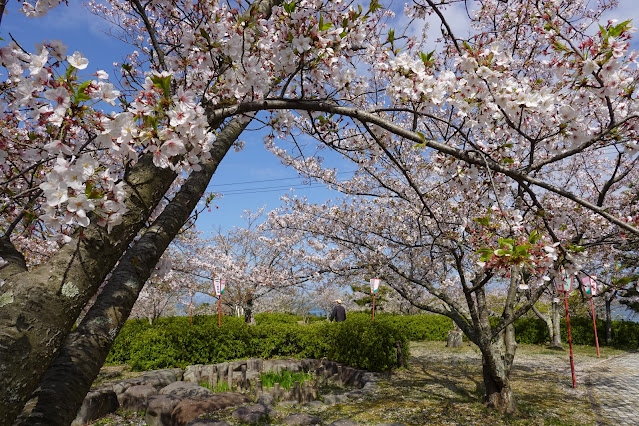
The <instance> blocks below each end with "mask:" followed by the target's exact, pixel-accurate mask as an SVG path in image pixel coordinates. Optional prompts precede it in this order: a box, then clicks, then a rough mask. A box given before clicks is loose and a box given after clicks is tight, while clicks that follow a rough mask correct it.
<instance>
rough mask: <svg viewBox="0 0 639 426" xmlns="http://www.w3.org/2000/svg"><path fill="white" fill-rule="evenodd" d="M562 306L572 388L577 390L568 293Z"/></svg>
mask: <svg viewBox="0 0 639 426" xmlns="http://www.w3.org/2000/svg"><path fill="white" fill-rule="evenodd" d="M564 304H565V305H566V326H567V328H568V346H569V347H570V371H571V372H572V387H573V389H576V388H577V379H576V378H575V361H574V359H573V356H572V336H571V335H570V314H568V293H567V292H564Z"/></svg>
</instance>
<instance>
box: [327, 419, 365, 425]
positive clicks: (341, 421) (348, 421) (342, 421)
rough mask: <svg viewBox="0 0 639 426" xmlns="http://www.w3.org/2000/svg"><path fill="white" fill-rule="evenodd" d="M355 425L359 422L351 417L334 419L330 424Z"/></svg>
mask: <svg viewBox="0 0 639 426" xmlns="http://www.w3.org/2000/svg"><path fill="white" fill-rule="evenodd" d="M357 425H359V423H358V422H356V421H354V420H351V419H339V420H335V421H334V422H333V423H331V424H330V426H357Z"/></svg>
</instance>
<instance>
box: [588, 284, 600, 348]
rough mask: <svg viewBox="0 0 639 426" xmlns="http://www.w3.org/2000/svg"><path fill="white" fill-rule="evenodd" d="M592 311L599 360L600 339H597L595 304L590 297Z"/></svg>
mask: <svg viewBox="0 0 639 426" xmlns="http://www.w3.org/2000/svg"><path fill="white" fill-rule="evenodd" d="M590 311H591V312H592V326H593V328H594V329H595V346H597V358H599V338H598V337H597V320H596V319H595V303H594V302H593V301H592V295H591V296H590Z"/></svg>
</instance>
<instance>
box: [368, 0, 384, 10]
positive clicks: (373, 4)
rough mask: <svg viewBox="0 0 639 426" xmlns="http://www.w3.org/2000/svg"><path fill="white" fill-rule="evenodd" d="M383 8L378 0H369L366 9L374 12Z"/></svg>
mask: <svg viewBox="0 0 639 426" xmlns="http://www.w3.org/2000/svg"><path fill="white" fill-rule="evenodd" d="M379 9H383V7H382V5H381V4H379V1H378V0H373V1H371V4H370V6H368V11H369V12H372V13H374V12H375V11H376V10H379Z"/></svg>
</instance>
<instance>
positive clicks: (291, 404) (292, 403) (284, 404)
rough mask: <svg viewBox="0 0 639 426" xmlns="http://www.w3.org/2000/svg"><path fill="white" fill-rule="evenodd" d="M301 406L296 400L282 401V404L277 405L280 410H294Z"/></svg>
mask: <svg viewBox="0 0 639 426" xmlns="http://www.w3.org/2000/svg"><path fill="white" fill-rule="evenodd" d="M299 405H300V403H299V402H297V401H296V400H294V399H289V400H288V401H280V403H279V404H277V406H278V407H280V408H293V407H298V406H299Z"/></svg>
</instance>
